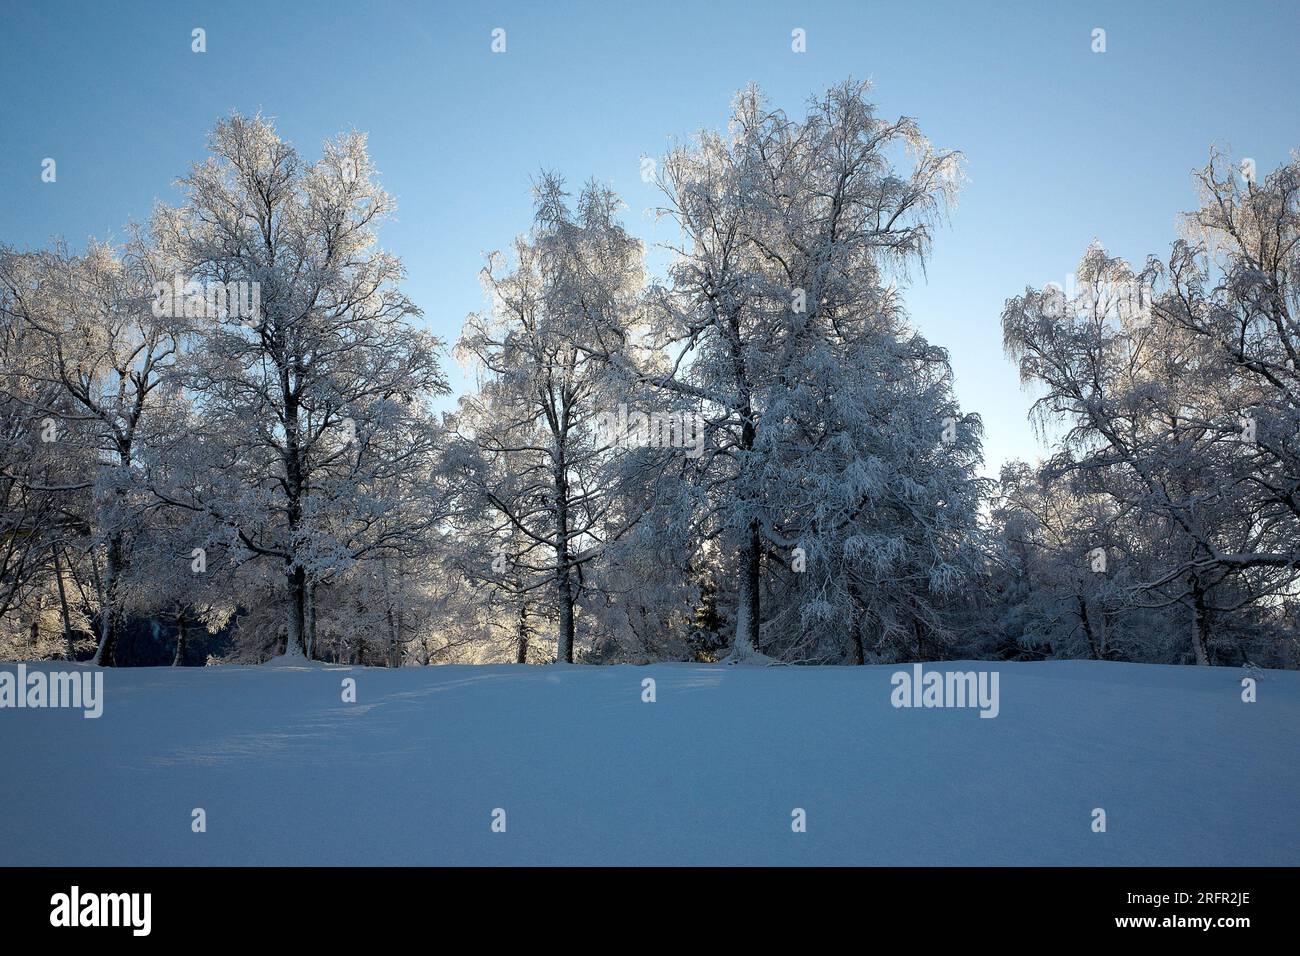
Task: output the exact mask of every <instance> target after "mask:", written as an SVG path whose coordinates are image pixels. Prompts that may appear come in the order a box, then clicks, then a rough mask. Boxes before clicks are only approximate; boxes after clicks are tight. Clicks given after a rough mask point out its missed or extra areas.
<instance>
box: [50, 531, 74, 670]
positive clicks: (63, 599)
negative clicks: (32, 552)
mask: <svg viewBox="0 0 1300 956" xmlns="http://www.w3.org/2000/svg"><path fill="white" fill-rule="evenodd" d="M50 555H51V556H52V557H53V558H54V580H55V581H57V582H58V585H59V613H60V614H61V615H62V617H63V639H64V640H65V641H67V642H68V649H67V656H68V660H70V661H75V660H76V659H77V646H76V641H75V640H74V639H73V637H72V617H71V615H70V614H69V613H68V592H67V589H66V588H64V586H63V567H62V566H61V565H60V564H59V547H58V545H50Z"/></svg>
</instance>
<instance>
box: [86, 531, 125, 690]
mask: <svg viewBox="0 0 1300 956" xmlns="http://www.w3.org/2000/svg"><path fill="white" fill-rule="evenodd" d="M121 572H122V535H121V533H120V532H119V533H116V534H113V535H111V536H110V537H109V539H108V554H107V557H106V559H105V563H104V580H103V584H102V597H101V603H100V608H99V647H98V648H97V649H96V650H95V657H94V659H93V661H92V663H94V664H96V665H98V666H100V667H113V666H114V665H115V664H116V663H117V642H118V631H119V628H120V626H121V621H120V616H119V614H118V607H117V583H118V578H119V576H120V575H121Z"/></svg>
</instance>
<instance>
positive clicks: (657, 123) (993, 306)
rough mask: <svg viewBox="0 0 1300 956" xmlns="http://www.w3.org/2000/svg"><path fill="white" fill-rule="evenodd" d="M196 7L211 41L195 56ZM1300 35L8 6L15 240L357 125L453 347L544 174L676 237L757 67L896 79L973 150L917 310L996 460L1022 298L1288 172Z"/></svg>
mask: <svg viewBox="0 0 1300 956" xmlns="http://www.w3.org/2000/svg"><path fill="white" fill-rule="evenodd" d="M195 27H201V28H203V29H204V30H205V31H206V39H207V52H206V53H202V54H198V53H193V52H191V31H192V30H193V29H194V28H195ZM496 27H501V28H503V29H505V31H506V52H505V53H504V54H493V53H492V52H491V49H490V44H491V31H492V30H493V29H494V28H496ZM1097 27H1100V28H1102V29H1104V30H1105V31H1106V52H1105V53H1094V52H1093V51H1092V31H1093V29H1094V28H1097ZM795 28H802V29H804V30H805V31H806V35H807V52H805V53H802V54H800V53H794V52H792V50H791V31H792V30H793V29H795ZM1298 54H1300V0H1282V2H1276V3H1267V2H1232V3H1223V2H1192V0H1185V2H1179V3H1175V2H1169V3H1141V2H1134V0H1128V2H1115V3H1102V2H1077V3H1073V4H1068V5H1067V4H1063V3H1049V2H1037V3H1034V2H1026V3H999V4H983V3H975V2H954V3H940V2H925V3H919V2H903V0H899V2H888V3H885V2H876V0H857V2H842V3H841V2H799V3H794V2H744V3H732V2H725V0H699V2H676V0H659V2H653V3H650V2H633V3H617V2H607V3H563V2H553V3H469V2H462V3H456V4H451V3H439V2H402V3H399V2H373V3H356V2H347V3H344V2H335V0H326V2H312V3H305V2H304V3H289V2H271V0H260V2H246V0H222V2H218V3H179V2H159V3H145V2H111V0H93V2H77V3H70V2H64V0H0V242H6V243H9V244H11V245H17V246H19V247H34V246H38V245H42V244H45V243H46V242H48V241H49V240H50V239H51V238H53V237H59V236H61V237H64V238H66V239H67V240H68V241H69V242H70V243H72V244H73V245H74V246H79V245H81V244H82V243H84V241H85V239H86V238H87V237H88V236H95V237H97V238H101V239H106V238H115V237H116V238H120V237H121V236H122V234H123V233H122V227H123V225H124V224H125V223H126V222H127V221H128V220H130V219H132V218H135V219H144V218H146V217H147V216H148V213H149V210H150V208H151V206H152V204H153V202H154V200H155V199H162V200H166V201H175V200H176V199H177V198H178V194H177V193H176V191H175V189H174V186H173V185H172V184H173V181H174V180H175V178H176V177H177V176H179V175H181V174H183V173H184V172H185V171H186V169H187V168H188V166H189V164H190V163H192V162H195V161H198V160H200V159H201V158H202V157H203V155H204V149H203V143H204V138H205V135H206V133H207V131H208V130H209V129H210V128H211V126H212V125H213V123H214V122H215V121H216V120H217V118H218V117H220V116H222V115H225V114H227V113H229V112H230V111H231V110H239V111H243V112H253V111H257V110H261V111H263V112H264V113H265V114H266V115H268V116H270V117H272V118H274V119H275V121H276V124H277V127H278V129H279V131H280V133H281V135H283V136H285V137H286V138H288V139H290V140H292V141H293V142H294V143H295V144H296V145H297V146H298V147H299V149H300V150H301V151H302V152H303V153H304V155H305V156H306V157H307V158H308V159H314V158H315V157H316V156H317V155H318V153H319V148H320V143H321V141H322V140H324V139H325V138H327V137H329V136H331V135H334V134H335V133H337V132H339V131H342V130H345V129H350V128H356V129H359V130H363V131H366V132H368V133H369V134H370V149H371V155H372V157H373V158H374V161H375V164H376V166H377V167H378V169H379V170H380V172H381V174H382V179H383V182H384V185H385V186H386V188H387V189H388V190H389V191H390V192H391V193H393V194H394V195H395V196H396V198H397V201H398V217H397V221H395V222H392V223H390V224H389V225H388V226H386V227H385V228H384V230H383V231H382V232H381V234H380V239H381V243H382V244H383V245H384V246H385V247H386V248H388V249H390V250H391V251H393V252H395V253H396V254H398V255H400V256H401V257H402V259H403V260H404V261H405V264H406V266H407V269H408V271H409V273H410V280H409V282H408V283H407V286H406V288H407V291H408V293H409V294H410V295H411V296H412V298H413V299H414V300H415V301H416V303H417V304H419V305H420V306H421V307H422V308H423V309H424V311H425V321H426V322H427V323H428V324H429V326H430V327H431V328H432V329H433V330H435V331H436V332H437V333H439V334H440V335H441V336H442V337H443V338H444V339H445V340H447V341H448V342H452V341H454V339H455V337H456V335H457V332H458V330H459V328H460V325H461V323H462V321H463V320H464V318H465V316H466V314H467V313H469V312H471V311H473V310H476V309H478V308H481V307H482V304H483V299H482V293H481V289H480V286H479V282H478V278H477V274H478V270H479V268H480V267H481V266H482V264H483V256H484V254H485V253H486V252H487V251H489V250H491V249H495V248H502V247H504V246H505V245H506V244H507V243H509V241H510V240H511V239H512V237H513V236H514V235H515V234H517V233H518V232H520V231H522V230H523V229H524V228H526V227H527V225H528V223H529V217H530V196H529V184H530V177H531V176H533V175H534V174H535V173H536V172H537V171H538V170H539V169H540V168H542V167H543V166H545V167H550V168H554V169H557V170H559V171H560V172H562V173H563V174H564V175H566V176H567V177H568V178H569V180H570V182H571V183H573V184H575V185H576V184H577V183H579V182H580V181H581V180H584V179H586V178H587V177H589V176H595V177H596V178H598V179H600V180H603V181H606V182H608V183H610V184H612V185H613V186H614V188H616V189H617V190H618V191H619V193H620V194H621V195H622V196H623V198H624V200H625V201H626V202H627V204H628V207H629V209H628V211H627V215H626V221H627V224H628V226H629V228H630V229H631V230H632V231H633V232H634V233H637V234H639V235H640V236H642V237H643V238H644V239H645V240H646V241H647V243H654V242H655V241H663V240H665V239H667V238H669V233H668V232H667V229H668V227H667V226H666V225H661V226H659V227H658V228H656V226H655V224H654V222H653V221H652V219H651V218H650V217H649V216H648V215H647V210H648V209H649V208H650V207H651V206H653V205H654V204H655V202H656V195H655V193H654V190H653V188H652V187H651V186H649V185H647V184H645V183H643V182H642V181H641V178H640V160H641V157H642V156H643V155H651V156H656V155H659V154H660V153H662V152H663V150H664V149H665V147H666V146H667V144H668V142H669V137H670V136H674V135H676V136H681V135H686V134H689V133H691V132H693V131H695V130H697V129H699V128H701V127H704V126H713V127H716V126H719V125H721V124H722V123H723V122H724V121H725V118H726V115H727V111H728V107H729V104H730V100H731V96H732V94H733V93H734V92H735V91H736V90H737V89H739V88H741V87H743V86H744V85H745V84H747V83H749V82H751V81H753V82H756V83H758V84H759V85H760V86H761V87H763V89H764V90H765V91H766V92H767V93H768V95H769V97H770V99H771V101H772V102H773V104H774V105H777V106H781V107H784V108H785V109H787V110H788V111H789V112H791V113H792V114H799V113H800V112H801V111H802V108H803V104H804V102H805V100H806V99H807V97H808V96H809V95H810V94H812V93H814V92H815V91H819V90H822V89H824V88H825V87H827V86H829V85H831V84H833V83H836V82H838V81H840V80H843V79H844V78H846V77H848V76H853V77H856V78H869V79H871V80H872V81H873V82H874V83H875V86H876V91H875V98H876V102H877V103H878V104H879V107H880V109H881V112H882V114H884V115H887V116H894V115H897V114H907V115H911V116H914V117H916V119H917V120H918V122H919V123H920V125H921V128H922V130H923V131H925V133H926V134H927V135H928V136H929V137H930V139H931V140H932V141H933V142H934V143H935V144H936V145H939V146H943V147H952V148H957V149H961V150H963V151H964V152H965V153H966V156H967V174H968V176H969V183H968V184H967V186H966V188H965V189H964V191H963V194H962V196H961V198H960V200H959V203H958V205H957V208H956V210H955V211H954V213H953V215H952V217H951V221H950V223H949V224H948V225H947V226H945V227H943V228H942V229H940V231H939V232H938V235H937V240H936V243H935V251H934V256H933V258H932V260H931V262H930V264H929V268H928V272H927V274H926V275H925V276H918V277H916V278H914V280H913V283H912V286H911V288H910V289H909V290H908V292H907V302H908V305H909V309H910V311H911V313H912V316H913V320H914V322H915V323H916V325H917V326H919V328H920V329H921V330H922V331H923V332H924V333H925V334H926V335H927V337H929V338H930V339H931V340H932V341H934V342H936V343H938V344H940V345H944V346H946V347H947V348H949V349H950V350H951V353H952V361H953V366H954V368H955V371H956V376H957V391H958V396H959V397H960V399H961V401H962V404H963V406H964V408H965V409H966V410H968V411H977V412H979V413H981V414H982V415H983V416H984V419H985V423H986V427H987V432H988V434H987V440H986V445H985V455H986V458H987V469H986V470H987V471H988V472H989V473H990V474H996V471H997V468H998V466H999V465H1000V463H1001V462H1002V461H1003V460H1005V459H1008V458H1013V457H1023V458H1030V459H1032V458H1035V457H1037V456H1039V455H1041V454H1043V448H1042V446H1041V445H1040V444H1039V443H1038V442H1037V441H1036V440H1035V438H1034V437H1033V433H1032V431H1031V429H1030V427H1029V425H1028V424H1027V422H1026V418H1025V416H1026V411H1027V409H1028V406H1029V403H1030V398H1029V396H1028V395H1026V394H1025V393H1024V392H1023V391H1022V390H1021V388H1020V386H1019V384H1018V382H1017V378H1016V372H1015V369H1014V368H1013V366H1012V365H1011V364H1010V363H1009V362H1007V361H1006V360H1005V358H1004V357H1003V354H1002V346H1001V330H1000V326H999V317H1000V314H1001V310H1002V304H1003V302H1004V300H1005V299H1006V298H1008V297H1009V296H1011V295H1014V294H1016V293H1018V292H1020V291H1021V290H1023V288H1024V287H1025V285H1026V284H1033V285H1035V286H1041V285H1043V284H1044V283H1046V282H1049V281H1056V282H1062V281H1064V279H1065V277H1066V275H1067V274H1068V273H1070V272H1071V271H1072V270H1073V268H1074V266H1075V265H1076V264H1077V262H1078V260H1079V257H1080V255H1081V254H1082V253H1083V250H1084V248H1085V247H1086V245H1087V244H1088V242H1089V241H1091V240H1092V239H1093V238H1094V237H1097V238H1099V239H1100V240H1101V241H1102V242H1103V243H1104V244H1105V245H1106V247H1107V249H1108V250H1109V251H1110V252H1111V253H1112V254H1118V255H1122V256H1125V257H1127V258H1129V259H1130V260H1132V261H1135V262H1140V261H1141V260H1142V259H1144V258H1145V256H1146V255H1147V254H1148V253H1150V252H1156V253H1165V252H1167V251H1168V247H1169V244H1170V242H1171V241H1172V240H1173V238H1174V237H1175V223H1176V219H1177V216H1178V214H1179V213H1180V212H1183V211H1186V210H1188V209H1190V208H1192V205H1193V204H1194V202H1195V193H1194V190H1193V187H1192V184H1191V180H1190V176H1189V174H1190V171H1191V170H1192V169H1193V168H1194V167H1197V166H1199V165H1201V164H1203V163H1204V161H1205V159H1206V156H1207V153H1208V149H1209V146H1210V144H1211V143H1212V142H1218V143H1222V144H1226V145H1229V146H1230V147H1231V148H1232V149H1233V151H1234V152H1235V154H1236V155H1239V156H1249V157H1251V158H1254V159H1255V161H1256V163H1257V166H1258V169H1259V171H1260V174H1261V175H1262V174H1263V173H1264V172H1265V171H1266V170H1270V169H1272V168H1273V167H1275V166H1276V165H1277V164H1278V163H1279V162H1281V161H1282V160H1284V159H1285V158H1286V156H1287V154H1288V153H1289V152H1290V151H1291V150H1292V149H1295V148H1300V96H1298V95H1297V92H1298V91H1300V78H1298V76H1297V58H1298V57H1297V55H1298ZM46 157H51V158H54V159H55V160H56V161H57V164H58V165H57V177H58V178H57V181H56V182H54V183H43V182H42V181H41V163H42V160H43V159H45V158H46ZM662 261H663V259H662V256H655V257H652V260H651V263H652V267H653V266H655V265H656V264H662ZM448 366H449V371H451V372H452V374H453V380H454V382H455V383H456V384H457V385H458V387H463V386H464V385H465V379H464V378H463V377H461V376H460V375H459V373H458V372H457V370H456V369H455V368H454V367H453V366H452V363H451V362H450V360H448Z"/></svg>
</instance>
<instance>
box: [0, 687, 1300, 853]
mask: <svg viewBox="0 0 1300 956" xmlns="http://www.w3.org/2000/svg"><path fill="white" fill-rule="evenodd" d="M29 667H30V668H32V669H41V670H46V671H48V670H57V669H59V665H57V664H40V665H29ZM4 669H5V670H9V671H13V670H14V665H5V667H4ZM929 669H935V670H975V671H978V670H989V669H996V670H997V671H998V672H999V675H1000V684H999V688H1000V701H999V713H998V716H997V717H996V718H994V719H981V717H980V716H979V712H978V711H977V710H975V709H969V708H953V709H925V708H920V709H917V708H895V707H894V706H892V705H891V693H892V692H893V690H894V688H893V687H892V685H891V675H892V674H894V673H895V672H897V671H899V670H910V668H909V667H907V666H906V665H900V666H897V667H895V666H891V667H836V668H831V667H826V668H790V667H769V668H760V667H724V666H720V665H686V664H675V665H658V666H653V667H602V668H596V667H567V666H552V667H520V666H494V667H433V668H404V669H399V670H385V669H369V668H333V667H324V666H303V667H297V668H294V667H285V666H279V667H228V668H203V669H201V668H193V669H190V668H177V669H163V668H157V669H150V668H142V669H134V670H110V671H107V672H106V674H105V690H104V693H105V700H104V710H103V715H102V716H101V717H100V718H99V719H83V717H82V715H81V712H80V711H77V710H32V709H22V710H17V709H5V710H0V758H2V759H3V766H4V767H5V768H6V772H5V773H3V774H0V806H2V807H3V808H4V811H3V813H0V864H6V865H42V864H68V865H81V864H94V865H106V864H121V865H126V864H199V865H205V864H272V863H287V864H311V863H326V864H353V863H378V864H444V863H450V864H496V863H524V864H534V863H561V864H602V863H621V864H678V863H686V864H712V863H719V864H772V863H775V864H812V863H816V864H1085V865H1105V864H1155V865H1163V864H1213V865H1228V864H1233V865H1237V864H1240V865H1259V864H1273V865H1278V864H1290V865H1295V864H1300V815H1298V814H1297V804H1298V800H1297V797H1298V795H1300V760H1297V757H1298V756H1300V752H1298V748H1297V728H1298V727H1300V674H1298V673H1293V672H1276V671H1270V672H1266V673H1264V674H1257V675H1256V676H1258V677H1259V678H1260V679H1259V682H1258V702H1256V703H1243V701H1242V699H1241V686H1240V681H1241V678H1242V676H1243V674H1242V672H1241V671H1238V670H1230V669H1221V668H1193V667H1181V668H1180V667H1165V666H1147V665H1133V664H1099V663H1089V662H1053V663H1039V664H1000V665H998V664H993V663H991V662H978V663H966V664H955V663H943V664H933V665H927V670H929ZM647 677H649V678H654V680H655V682H656V687H655V696H656V700H655V701H654V702H652V703H647V702H643V700H642V696H643V685H642V681H643V680H644V679H645V678H647ZM346 678H352V679H355V681H356V699H357V702H356V703H345V702H343V700H342V699H341V698H342V696H343V682H344V680H345V679H346ZM1098 807H1100V808H1103V809H1104V810H1105V813H1106V823H1107V827H1106V832H1105V833H1095V832H1093V829H1092V823H1093V810H1094V808H1098ZM195 808H202V809H203V810H204V811H205V815H206V832H202V833H196V832H192V828H191V820H192V811H193V810H194V809H195ZM498 808H500V809H503V810H504V811H505V819H506V830H505V832H504V833H499V832H493V830H492V821H493V811H494V810H496V809H498ZM795 808H801V809H803V810H804V811H805V813H806V818H807V832H804V833H796V832H792V826H791V821H792V812H793V811H794V810H795Z"/></svg>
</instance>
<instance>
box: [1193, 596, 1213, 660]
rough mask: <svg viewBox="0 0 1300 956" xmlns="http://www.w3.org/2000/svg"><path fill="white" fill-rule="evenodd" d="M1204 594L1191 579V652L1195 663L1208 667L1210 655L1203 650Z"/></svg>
mask: <svg viewBox="0 0 1300 956" xmlns="http://www.w3.org/2000/svg"><path fill="white" fill-rule="evenodd" d="M1205 619H1206V610H1205V592H1204V591H1203V590H1201V585H1200V582H1199V581H1197V580H1196V579H1195V578H1193V579H1192V651H1193V652H1194V653H1195V654H1196V663H1197V664H1198V665H1200V666H1202V667H1208V666H1209V663H1210V655H1209V654H1208V653H1207V652H1206V650H1205Z"/></svg>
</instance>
